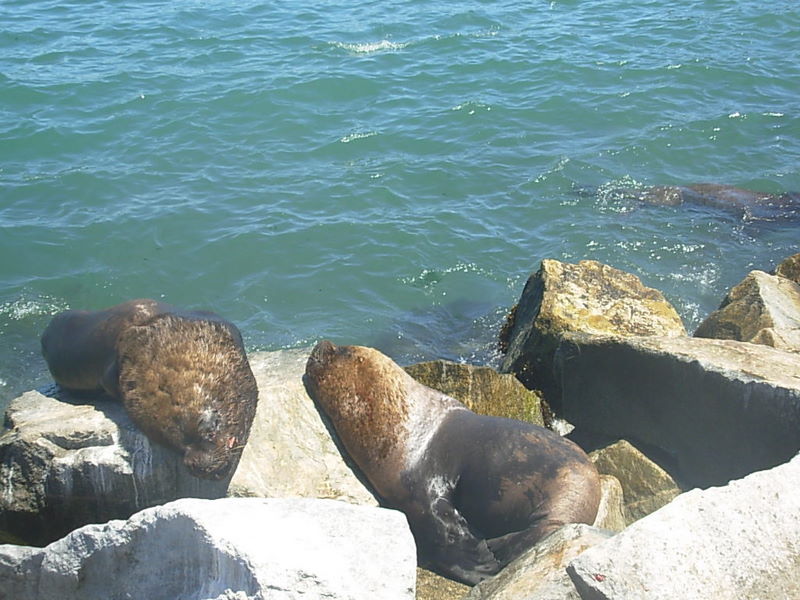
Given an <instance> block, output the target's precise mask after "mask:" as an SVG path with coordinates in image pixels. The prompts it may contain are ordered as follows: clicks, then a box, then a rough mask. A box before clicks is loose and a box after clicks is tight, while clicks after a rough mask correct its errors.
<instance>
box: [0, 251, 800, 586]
mask: <svg viewBox="0 0 800 600" xmlns="http://www.w3.org/2000/svg"><path fill="white" fill-rule="evenodd" d="M501 346H502V347H503V349H504V351H505V356H504V359H503V363H502V365H501V368H500V370H501V371H504V373H502V374H501V373H498V372H497V371H495V370H494V369H490V368H487V367H473V366H467V365H457V364H454V363H447V362H445V361H433V362H431V363H425V364H421V365H412V366H409V367H408V368H407V370H408V371H409V372H410V373H411V374H412V376H414V377H415V378H417V379H418V380H420V381H421V382H423V383H425V384H426V385H428V386H430V387H434V388H437V389H440V390H442V391H444V392H445V393H447V394H450V395H452V396H454V397H456V398H458V399H459V400H461V401H462V402H464V403H465V404H467V405H468V406H469V407H470V408H472V409H473V410H475V411H476V412H481V413H484V414H495V415H500V416H508V417H511V418H517V419H523V420H527V421H531V422H536V423H540V424H541V423H544V422H549V421H550V420H551V416H550V411H551V410H552V411H553V412H554V413H555V415H556V416H557V417H558V418H562V419H566V420H567V421H568V422H569V423H571V424H572V425H573V426H574V427H575V428H574V430H573V431H572V432H571V433H569V434H568V435H569V436H570V437H571V438H572V439H573V440H575V441H577V442H578V443H579V444H580V445H582V446H583V447H584V449H585V450H587V451H588V452H590V456H591V457H592V459H593V460H594V461H595V464H596V465H597V467H598V470H599V471H600V472H601V473H602V474H603V486H604V499H603V504H602V510H601V514H600V515H599V516H598V519H597V521H596V522H595V524H594V525H593V526H589V525H569V526H566V527H564V528H562V529H561V530H560V531H559V532H557V533H556V534H553V535H552V536H550V537H548V538H547V539H545V540H543V541H542V542H541V543H540V544H538V545H537V546H536V547H534V548H532V549H530V550H529V551H528V552H527V553H526V554H524V555H523V556H521V557H520V558H518V559H517V560H516V561H514V562H513V563H512V564H511V565H509V566H508V567H507V568H506V569H504V570H503V571H502V572H501V573H499V574H498V575H497V576H495V577H494V578H492V579H490V580H487V581H484V582H482V583H481V584H479V585H478V586H476V587H475V588H472V589H471V590H470V589H469V588H467V587H466V586H462V585H460V584H456V583H454V582H450V581H448V580H445V579H443V578H439V577H438V576H436V575H434V574H431V573H429V572H425V571H421V570H420V571H417V570H416V558H415V549H414V546H413V538H411V537H410V532H409V531H408V527H407V525H406V523H405V519H404V518H403V516H402V514H400V513H397V512H396V511H391V510H388V509H382V508H379V507H378V506H379V502H378V500H377V499H376V498H375V496H374V495H373V494H372V493H371V491H370V490H369V488H368V486H365V485H364V482H363V480H362V479H361V478H360V477H359V475H358V474H357V472H356V471H354V469H353V468H352V466H351V465H350V464H349V463H348V461H347V459H346V458H344V457H343V455H342V453H341V452H340V450H339V448H338V447H337V442H336V440H335V438H334V437H333V436H332V435H331V433H330V429H329V427H328V426H327V424H326V423H325V421H324V419H323V418H322V417H321V416H320V414H319V412H318V411H317V409H316V407H315V406H314V404H313V402H312V401H311V399H310V398H309V397H308V395H307V393H306V391H305V388H304V385H303V381H302V375H303V371H304V367H305V361H306V359H307V356H308V352H309V350H308V349H298V350H286V351H278V352H259V353H254V354H251V355H250V356H249V360H250V364H251V368H252V370H253V373H254V375H255V377H256V380H257V383H258V388H259V405H258V411H257V414H256V419H255V422H254V424H253V427H252V430H251V434H250V440H249V442H248V444H247V447H246V448H245V450H244V453H243V455H242V458H241V461H240V463H239V465H238V468H237V470H236V472H235V474H234V475H233V476H232V478H231V479H230V480H229V481H223V482H212V481H203V480H199V479H196V478H194V477H191V476H190V475H188V474H187V473H186V472H185V470H184V469H183V468H182V465H181V462H180V457H178V456H177V455H175V454H173V453H171V452H169V451H167V450H165V449H163V448H161V447H158V446H155V445H151V444H150V442H149V441H148V440H147V438H146V437H145V436H144V435H143V434H142V433H141V432H139V431H138V430H137V429H136V428H134V427H133V426H132V424H131V423H130V420H129V419H128V418H127V415H126V414H125V413H124V411H123V410H122V408H121V407H120V406H119V405H117V404H115V403H113V402H110V401H106V400H99V401H98V402H96V403H93V404H87V403H86V401H85V400H81V399H77V398H74V397H71V396H69V395H67V394H64V393H63V392H61V391H59V390H58V389H57V388H55V387H53V388H49V389H43V390H39V391H31V392H27V393H26V394H23V395H22V396H20V397H19V398H17V399H15V400H13V401H12V402H11V404H10V405H9V407H8V410H7V413H6V426H7V430H6V431H5V432H4V433H3V435H2V436H0V486H2V493H0V541H4V542H13V543H15V544H17V545H14V544H12V543H7V544H5V545H0V600H2V599H3V598H15V599H25V598H82V599H90V598H123V597H128V596H125V594H130V596H129V597H133V598H138V597H141V598H145V597H146V598H185V599H198V600H199V599H212V598H214V599H218V598H226V599H231V598H237V599H243V598H295V597H300V596H301V595H310V597H326V598H341V599H344V598H354V599H355V598H415V597H416V598H426V599H427V598H469V599H472V600H475V599H485V600H489V599H491V600H500V599H506V598H508V599H510V598H527V597H536V598H545V599H568V598H569V599H576V598H587V599H588V598H609V599H611V598H615V599H616V598H689V597H698V598H700V597H703V598H712V597H713V598H742V597H759V598H788V597H800V583H798V582H797V581H796V573H797V572H800V541H798V540H800V510H798V509H800V505H799V504H798V499H797V489H798V488H800V458H795V457H796V455H797V453H798V450H800V254H798V255H795V256H793V257H790V258H788V259H786V260H785V261H784V262H783V263H782V264H781V265H780V267H779V268H778V269H777V270H776V272H775V273H774V274H768V273H764V272H760V271H754V272H752V273H750V274H748V275H747V276H746V277H745V279H744V280H743V282H742V283H741V284H739V285H737V286H736V287H734V288H733V289H732V290H731V291H730V293H729V294H728V296H727V297H726V298H725V299H724V300H723V302H722V305H721V306H720V309H719V310H718V311H715V312H714V313H713V314H712V315H710V316H709V317H708V319H707V320H706V321H705V322H704V323H703V324H702V325H701V326H700V327H699V328H698V331H697V332H696V333H695V335H694V336H691V337H690V336H688V335H687V333H686V331H685V328H684V326H683V324H682V323H681V320H680V318H679V317H678V315H677V313H676V312H675V310H674V308H673V307H672V306H671V305H670V304H669V302H667V300H666V299H665V298H664V297H663V295H661V294H660V292H658V291H657V290H653V289H651V288H647V287H645V286H643V285H642V284H641V282H640V281H639V279H638V278H637V277H635V276H634V275H631V274H628V273H624V272H622V271H618V270H617V269H613V268H612V267H609V266H607V265H602V264H601V263H597V262H594V261H582V262H581V263H579V264H577V265H569V264H565V263H560V262H558V261H553V260H545V261H543V263H542V267H541V269H540V270H539V271H538V272H537V273H534V274H533V275H531V277H530V279H529V281H528V284H527V285H526V286H525V290H524V291H523V294H522V297H521V299H520V303H519V304H518V305H517V307H516V308H515V309H514V310H513V311H512V313H511V316H510V317H509V321H508V323H507V325H506V327H505V328H504V330H503V332H502V335H501ZM511 374H513V375H511ZM514 375H515V376H516V377H514ZM520 381H521V382H523V383H524V384H525V385H522V384H521V383H520ZM715 486H716V487H715ZM187 498H195V499H194V500H189V499H187ZM26 544H32V545H26ZM35 546H40V547H35ZM161 582H168V585H167V584H166V583H161ZM415 582H416V583H415ZM415 590H416V591H415Z"/></svg>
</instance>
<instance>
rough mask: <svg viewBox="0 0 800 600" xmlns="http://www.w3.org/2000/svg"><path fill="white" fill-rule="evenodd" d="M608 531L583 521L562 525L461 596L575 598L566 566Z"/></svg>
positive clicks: (484, 599)
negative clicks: (491, 576) (582, 522)
mask: <svg viewBox="0 0 800 600" xmlns="http://www.w3.org/2000/svg"><path fill="white" fill-rule="evenodd" d="M611 535H612V534H611V532H608V531H604V530H602V529H597V528H594V527H590V526H589V525H583V524H572V525H565V526H564V527H562V528H561V529H559V530H557V531H555V532H554V533H552V534H551V535H549V536H547V537H546V538H544V539H543V540H541V541H540V542H539V543H538V544H537V545H536V546H534V547H533V548H531V549H530V550H528V551H527V552H525V553H524V554H522V555H521V556H520V557H518V558H517V559H515V560H514V561H513V562H511V564H509V565H508V566H507V567H506V568H505V569H503V570H502V571H500V573H498V574H497V575H496V576H495V577H493V578H491V579H487V580H485V581H482V582H481V583H479V584H478V585H477V586H475V587H474V588H472V591H471V592H470V593H469V594H468V595H467V596H466V597H465V598H464V600H521V599H523V598H536V599H537V600H573V599H575V600H578V599H579V598H580V596H578V594H577V592H576V590H575V586H574V585H573V583H572V581H571V580H570V578H569V576H568V575H567V572H566V570H565V569H566V566H567V565H568V564H569V562H570V561H571V560H572V559H574V558H575V557H577V556H579V555H580V554H581V553H583V552H584V551H586V550H587V549H588V548H591V547H592V546H594V545H596V544H599V543H601V542H604V541H606V540H607V539H608V538H609V536H611Z"/></svg>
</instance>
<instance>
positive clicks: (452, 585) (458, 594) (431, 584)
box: [416, 567, 470, 600]
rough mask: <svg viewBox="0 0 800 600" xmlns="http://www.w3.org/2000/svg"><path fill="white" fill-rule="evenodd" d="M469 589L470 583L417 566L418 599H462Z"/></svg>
mask: <svg viewBox="0 0 800 600" xmlns="http://www.w3.org/2000/svg"><path fill="white" fill-rule="evenodd" d="M469 590H470V587H469V586H468V585H464V584H463V583H458V582H457V581H453V580H452V579H447V578H446V577H442V576H441V575H437V574H436V573H434V572H433V571H428V570H427V569H423V568H421V567H417V597H416V600H461V598H463V597H464V596H465V595H466V594H467V593H468V592H469Z"/></svg>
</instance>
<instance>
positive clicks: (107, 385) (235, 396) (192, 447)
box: [42, 300, 258, 479]
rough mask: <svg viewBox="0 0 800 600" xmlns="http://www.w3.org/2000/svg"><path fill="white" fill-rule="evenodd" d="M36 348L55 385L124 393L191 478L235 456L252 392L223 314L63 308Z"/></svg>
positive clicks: (137, 303) (227, 470) (227, 464)
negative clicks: (178, 455)
mask: <svg viewBox="0 0 800 600" xmlns="http://www.w3.org/2000/svg"><path fill="white" fill-rule="evenodd" d="M42 353H43V355H44V357H45V360H46V361H47V364H48V367H49V368H50V372H51V374H52V375H53V378H54V379H55V380H56V382H57V383H58V384H59V385H61V386H62V387H64V388H66V389H69V390H72V391H74V392H78V393H81V392H89V393H92V392H100V391H105V392H106V393H107V394H109V395H110V396H112V397H114V398H117V399H119V400H121V401H122V403H123V405H124V406H125V408H126V410H127V412H128V415H129V416H130V418H131V420H132V421H133V422H134V423H135V424H136V425H137V426H138V427H139V428H140V429H141V430H142V431H143V432H144V433H145V434H146V435H147V436H148V437H149V438H150V439H151V440H153V441H155V442H157V443H159V444H162V445H165V446H168V447H170V448H173V449H174V450H176V451H178V452H180V453H181V454H182V455H183V457H184V464H185V465H186V467H187V468H188V470H189V471H190V472H191V473H192V474H193V475H195V476H197V477H202V478H205V479H222V478H224V477H226V476H227V475H230V474H231V472H232V469H233V468H234V467H235V465H236V464H237V463H238V461H239V457H240V456H241V452H242V449H243V448H244V445H245V443H246V442H247V437H248V435H249V431H250V426H251V424H252V421H253V418H254V416H255V409H256V404H257V401H258V389H257V387H256V383H255V378H254V377H253V374H252V372H251V370H250V366H249V364H248V362H247V357H246V355H245V353H244V348H243V344H242V339H241V335H240V334H239V331H238V329H236V327H235V326H234V325H233V324H231V323H229V322H227V321H225V320H224V319H222V318H221V317H219V316H217V315H215V314H213V313H207V312H188V311H181V310H179V309H176V308H174V307H171V306H169V305H167V304H163V303H160V302H156V301H154V300H132V301H130V302H125V303H123V304H119V305H117V306H114V307H111V308H109V309H107V310H104V311H95V312H89V311H66V312H64V313H60V314H59V315H56V316H55V317H54V318H53V320H52V321H51V323H50V325H48V327H47V329H46V330H45V332H44V334H43V335H42Z"/></svg>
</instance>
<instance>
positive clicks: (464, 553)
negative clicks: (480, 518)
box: [430, 497, 500, 585]
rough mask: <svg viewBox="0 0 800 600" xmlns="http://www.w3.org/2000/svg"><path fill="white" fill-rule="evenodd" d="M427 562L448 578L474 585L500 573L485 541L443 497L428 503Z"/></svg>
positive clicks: (498, 565) (497, 564)
mask: <svg viewBox="0 0 800 600" xmlns="http://www.w3.org/2000/svg"><path fill="white" fill-rule="evenodd" d="M431 512H432V515H431V516H432V519H431V524H430V525H431V526H432V527H431V528H432V531H430V534H431V542H432V543H431V546H432V547H433V548H434V550H433V552H432V553H431V556H430V558H431V560H432V562H433V563H434V564H435V565H436V567H437V568H438V569H439V570H441V571H443V572H444V573H445V574H447V575H448V576H450V577H452V578H454V579H457V580H459V581H463V582H465V583H467V584H469V585H476V584H477V583H479V582H480V581H482V580H483V579H486V578H487V577H491V576H492V575H494V574H495V573H497V572H498V571H499V570H500V563H499V562H498V561H497V559H496V558H495V557H494V554H492V551H491V550H490V549H489V546H488V545H487V544H486V540H485V539H483V538H479V537H477V536H476V535H475V534H474V533H473V532H472V530H471V529H470V527H469V524H468V523H467V521H466V519H464V517H463V516H462V515H461V513H459V512H458V510H456V508H455V507H454V506H453V504H452V503H451V502H450V500H448V499H447V498H444V497H439V498H437V499H435V500H434V501H433V502H432V503H431Z"/></svg>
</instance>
